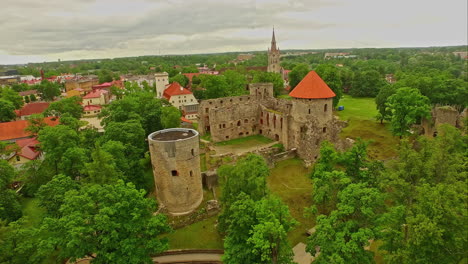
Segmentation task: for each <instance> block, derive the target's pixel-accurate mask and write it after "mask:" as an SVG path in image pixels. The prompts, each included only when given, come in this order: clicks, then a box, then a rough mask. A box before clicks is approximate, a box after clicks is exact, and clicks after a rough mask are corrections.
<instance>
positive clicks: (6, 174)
mask: <svg viewBox="0 0 468 264" xmlns="http://www.w3.org/2000/svg"><path fill="white" fill-rule="evenodd" d="M15 177H16V171H15V168H13V166H11V165H10V164H9V163H8V161H6V160H0V189H6V188H7V187H8V185H10V183H11V181H12V180H13V178H15Z"/></svg>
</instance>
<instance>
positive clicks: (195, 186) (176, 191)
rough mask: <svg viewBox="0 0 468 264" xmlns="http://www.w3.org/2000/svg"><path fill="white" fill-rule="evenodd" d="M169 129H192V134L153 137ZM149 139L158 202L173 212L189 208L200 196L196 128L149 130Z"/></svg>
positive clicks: (197, 135)
mask: <svg viewBox="0 0 468 264" xmlns="http://www.w3.org/2000/svg"><path fill="white" fill-rule="evenodd" d="M171 131H180V132H184V131H193V133H194V134H193V136H191V137H189V138H180V139H170V140H158V139H155V137H156V136H157V135H158V134H161V133H168V132H171ZM148 142H149V149H150V153H151V164H152V166H153V174H154V180H155V184H156V196H157V198H158V201H159V203H160V204H162V205H163V206H164V207H165V208H166V209H167V210H168V211H169V213H171V214H173V215H182V214H188V213H190V212H192V211H193V210H195V209H196V208H197V207H198V206H199V205H200V203H201V202H202V200H203V189H202V178H201V170H200V150H199V134H198V132H197V131H195V130H193V129H184V128H172V129H165V130H160V131H158V132H154V133H152V134H150V135H149V136H148Z"/></svg>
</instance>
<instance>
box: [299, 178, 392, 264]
mask: <svg viewBox="0 0 468 264" xmlns="http://www.w3.org/2000/svg"><path fill="white" fill-rule="evenodd" d="M383 201H384V196H383V195H382V193H381V192H380V191H379V190H377V189H376V188H369V187H367V186H366V184H365V183H358V184H355V183H352V184H349V185H348V186H346V187H345V188H344V189H343V190H342V191H340V192H339V194H338V204H337V209H336V210H334V211H332V212H331V213H330V215H328V216H327V215H319V216H318V217H317V221H316V226H315V229H316V232H315V233H313V234H312V235H311V236H310V238H309V240H308V243H307V251H308V252H309V253H311V254H312V255H315V253H316V246H320V255H319V256H318V257H317V258H316V260H315V262H317V263H319V264H320V263H356V264H359V263H373V262H374V261H373V253H372V252H371V251H368V250H365V248H364V247H365V246H368V245H369V240H371V239H375V238H378V237H379V233H378V229H377V227H376V225H375V221H376V218H377V216H378V215H379V209H380V208H382V206H383Z"/></svg>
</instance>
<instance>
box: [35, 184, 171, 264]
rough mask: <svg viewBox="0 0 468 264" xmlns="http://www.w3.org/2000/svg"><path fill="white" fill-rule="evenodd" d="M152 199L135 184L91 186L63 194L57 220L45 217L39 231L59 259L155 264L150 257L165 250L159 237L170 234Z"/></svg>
mask: <svg viewBox="0 0 468 264" xmlns="http://www.w3.org/2000/svg"><path fill="white" fill-rule="evenodd" d="M156 209H157V207H156V204H155V201H154V200H153V199H147V198H145V192H144V191H142V190H140V191H138V190H136V189H135V187H134V185H132V184H125V183H123V182H122V181H119V182H118V183H117V184H113V185H89V186H87V188H83V189H81V190H80V191H76V190H71V191H69V192H67V193H66V195H65V199H64V201H63V204H62V206H61V207H60V212H61V213H62V215H63V216H62V217H61V218H58V219H57V218H45V219H44V224H43V227H42V228H43V229H47V230H49V231H50V232H51V233H52V235H51V236H50V237H49V239H48V240H49V242H50V243H53V244H56V246H57V247H59V248H60V249H61V250H60V252H59V254H60V256H61V257H64V258H70V260H71V261H75V260H76V259H78V258H83V257H90V258H92V263H98V264H99V263H116V264H119V263H153V262H152V260H151V255H153V254H156V253H160V252H162V251H164V250H166V249H167V248H168V243H167V240H166V239H161V238H160V237H159V235H160V234H162V233H165V232H168V231H169V230H170V228H169V226H168V225H167V222H166V217H165V216H164V215H163V214H156V215H154V212H155V211H156Z"/></svg>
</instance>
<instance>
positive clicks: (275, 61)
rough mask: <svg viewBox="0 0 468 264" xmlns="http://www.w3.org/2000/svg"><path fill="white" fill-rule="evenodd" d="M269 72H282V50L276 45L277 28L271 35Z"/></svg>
mask: <svg viewBox="0 0 468 264" xmlns="http://www.w3.org/2000/svg"><path fill="white" fill-rule="evenodd" d="M267 72H276V73H281V66H280V50H279V48H277V47H276V39H275V28H273V36H272V37H271V48H269V49H268V68H267Z"/></svg>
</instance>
